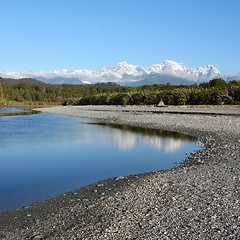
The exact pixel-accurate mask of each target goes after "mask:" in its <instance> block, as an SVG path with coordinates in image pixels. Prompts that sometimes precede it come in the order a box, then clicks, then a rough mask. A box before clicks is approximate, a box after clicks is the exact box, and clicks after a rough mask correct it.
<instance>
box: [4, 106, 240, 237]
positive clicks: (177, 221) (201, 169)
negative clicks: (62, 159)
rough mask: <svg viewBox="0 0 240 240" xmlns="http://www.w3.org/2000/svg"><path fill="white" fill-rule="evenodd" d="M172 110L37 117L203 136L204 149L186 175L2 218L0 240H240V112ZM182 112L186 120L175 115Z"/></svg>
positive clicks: (102, 185) (68, 111) (78, 193)
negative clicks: (80, 119)
mask: <svg viewBox="0 0 240 240" xmlns="http://www.w3.org/2000/svg"><path fill="white" fill-rule="evenodd" d="M129 108H130V109H129ZM169 109H170V110H171V109H172V111H173V112H172V113H169V112H168V113H164V112H163V113H162V114H156V113H155V112H154V111H156V108H150V107H148V109H146V108H145V107H113V106H111V107H110V108H109V107H104V106H101V107H100V106H74V107H72V106H67V107H52V108H41V109H37V110H40V111H43V112H49V113H56V114H65V115H69V116H76V117H87V118H94V119H97V120H100V121H104V122H111V123H115V124H127V125H132V126H139V127H145V128H156V129H162V130H170V131H176V132H181V133H185V134H189V135H193V136H197V137H198V138H199V140H200V141H201V142H202V143H203V144H204V145H205V147H206V148H205V149H203V150H200V151H197V152H195V153H192V154H190V156H188V158H187V159H186V161H185V162H184V164H183V165H182V166H181V167H180V168H174V169H170V170H166V171H160V172H152V173H146V174H140V175H131V176H127V177H116V178H112V179H108V180H104V181H101V182H99V183H96V184H92V185H90V186H87V187H84V188H81V189H79V190H75V191H73V192H70V193H66V194H63V195H61V196H58V197H56V198H53V199H49V200H46V201H43V202H40V203H37V204H34V205H32V206H29V207H25V208H22V209H19V210H15V211H11V212H6V213H1V214H0V238H1V239H143V238H144V239H174V238H176V239H177V238H178V239H188V238H191V239H209V238H210V239H238V238H240V226H239V222H240V207H239V206H240V199H239V198H240V179H239V176H238V175H239V172H240V171H239V170H240V137H239V136H240V117H239V115H238V114H240V108H239V106H235V107H229V108H227V107H222V108H221V107H216V108H214V107H211V108H207V110H205V111H207V113H208V114H201V112H202V111H203V110H202V109H201V110H200V109H199V108H191V114H190V113H189V109H190V108H189V109H187V110H186V108H180V107H175V108H169ZM169 109H167V110H168V111H169ZM123 110H124V111H123ZM163 110H164V109H159V108H157V111H160V112H161V111H163ZM165 110H166V109H165ZM176 110H177V111H178V112H179V111H182V112H184V113H185V114H176ZM174 111H175V112H174ZM211 112H212V113H214V114H215V115H214V116H213V115H211ZM216 113H221V115H216ZM222 113H224V114H222ZM233 115H234V116H233Z"/></svg>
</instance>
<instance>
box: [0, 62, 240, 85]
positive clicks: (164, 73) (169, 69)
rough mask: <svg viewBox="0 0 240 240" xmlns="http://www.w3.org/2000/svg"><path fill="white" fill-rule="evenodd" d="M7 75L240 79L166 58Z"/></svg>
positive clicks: (142, 80)
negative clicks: (144, 63) (149, 62)
mask: <svg viewBox="0 0 240 240" xmlns="http://www.w3.org/2000/svg"><path fill="white" fill-rule="evenodd" d="M0 76H1V77H3V78H14V79H21V78H35V79H38V80H40V81H43V82H45V83H50V84H51V83H52V84H63V83H67V84H94V83H98V82H114V83H117V84H120V85H127V86H131V85H132V86H140V85H144V84H150V85H151V84H155V83H166V82H169V83H170V84H173V85H181V84H187V85H189V84H194V83H197V84H198V83H201V82H206V81H209V80H211V79H213V78H224V79H225V80H226V81H228V80H229V79H230V80H231V79H235V78H237V79H240V74H239V76H238V75H236V76H231V75H226V74H223V73H222V72H221V71H220V70H219V69H217V68H216V67H215V66H214V65H210V64H209V65H207V66H204V67H197V68H192V67H189V66H187V65H185V64H184V63H178V62H175V61H171V60H165V61H164V62H162V63H159V64H153V65H151V66H149V67H142V66H140V65H134V64H129V63H127V62H126V61H122V62H119V63H118V64H117V65H116V66H110V67H104V68H100V69H98V70H96V71H93V70H88V69H62V70H53V71H20V72H0Z"/></svg>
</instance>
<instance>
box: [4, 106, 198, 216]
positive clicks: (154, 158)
mask: <svg viewBox="0 0 240 240" xmlns="http://www.w3.org/2000/svg"><path fill="white" fill-rule="evenodd" d="M3 111H5V112H8V113H13V112H15V113H16V112H17V113H19V112H20V111H21V110H19V109H7V108H5V109H1V108H0V112H3ZM23 112H26V111H23ZM10 115H11V114H10ZM199 148H200V146H199V145H198V144H197V140H196V139H195V138H192V137H188V136H182V135H180V134H174V133H169V132H161V131H158V130H146V129H140V128H132V127H131V128H130V127H127V126H121V127H119V126H116V125H106V124H97V123H95V122H94V121H92V120H89V119H81V118H74V117H67V116H62V115H54V114H44V113H41V114H31V115H22V116H2V117H0V211H6V210H10V209H15V208H19V207H22V206H26V205H28V204H31V203H34V202H37V201H40V200H43V199H47V198H50V197H53V196H56V195H58V194H61V193H64V192H66V191H71V190H74V189H76V188H79V187H82V186H86V185H87V184H90V183H93V182H97V181H99V180H103V179H107V178H110V177H114V176H123V175H129V174H135V173H144V172H149V171H156V170H161V169H167V168H171V167H173V166H174V164H175V163H176V162H179V161H182V160H183V159H184V158H185V156H186V154H187V153H190V152H192V151H195V150H197V149H199Z"/></svg>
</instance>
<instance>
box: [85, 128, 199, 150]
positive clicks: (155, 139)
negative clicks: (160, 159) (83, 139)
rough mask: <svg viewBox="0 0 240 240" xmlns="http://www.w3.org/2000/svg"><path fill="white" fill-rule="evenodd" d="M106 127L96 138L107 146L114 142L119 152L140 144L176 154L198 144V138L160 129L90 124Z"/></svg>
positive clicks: (97, 133)
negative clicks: (193, 143) (193, 144)
mask: <svg viewBox="0 0 240 240" xmlns="http://www.w3.org/2000/svg"><path fill="white" fill-rule="evenodd" d="M89 124H94V125H100V126H103V127H106V129H105V130H104V133H103V132H95V133H94V136H92V137H94V138H98V139H101V140H102V141H103V142H105V143H106V144H109V143H110V142H112V141H113V142H114V143H115V144H116V145H117V146H118V148H119V150H122V151H125V150H128V149H132V148H134V147H136V146H137V145H138V144H139V143H140V142H144V143H145V144H147V145H149V146H151V147H153V148H155V149H159V150H161V151H164V152H166V153H170V152H174V151H176V150H177V149H180V148H182V147H184V146H185V145H186V144H188V143H189V142H196V141H197V138H196V137H192V136H188V135H184V134H181V133H177V132H170V131H164V130H158V129H149V128H141V127H134V126H128V125H120V124H112V123H89Z"/></svg>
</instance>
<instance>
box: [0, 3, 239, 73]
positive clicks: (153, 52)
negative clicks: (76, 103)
mask: <svg viewBox="0 0 240 240" xmlns="http://www.w3.org/2000/svg"><path fill="white" fill-rule="evenodd" d="M239 9H240V1H239V0H228V1H227V0H121V1H120V0H119V1H117V0H21V1H20V0H0V31H1V35H0V57H1V61H0V71H7V70H8V71H20V70H54V69H63V68H64V69H70V68H73V69H80V68H86V69H92V70H95V69H98V68H101V67H106V66H113V65H116V64H117V63H118V62H120V61H127V62H129V63H132V64H138V65H142V66H150V65H152V64H155V63H160V62H162V61H164V60H166V59H169V60H174V61H177V62H183V63H185V64H187V65H188V66H191V67H198V66H205V65H208V64H213V65H215V66H216V67H217V68H219V69H220V70H221V71H223V72H225V73H236V72H240V60H239V59H240V14H239Z"/></svg>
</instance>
